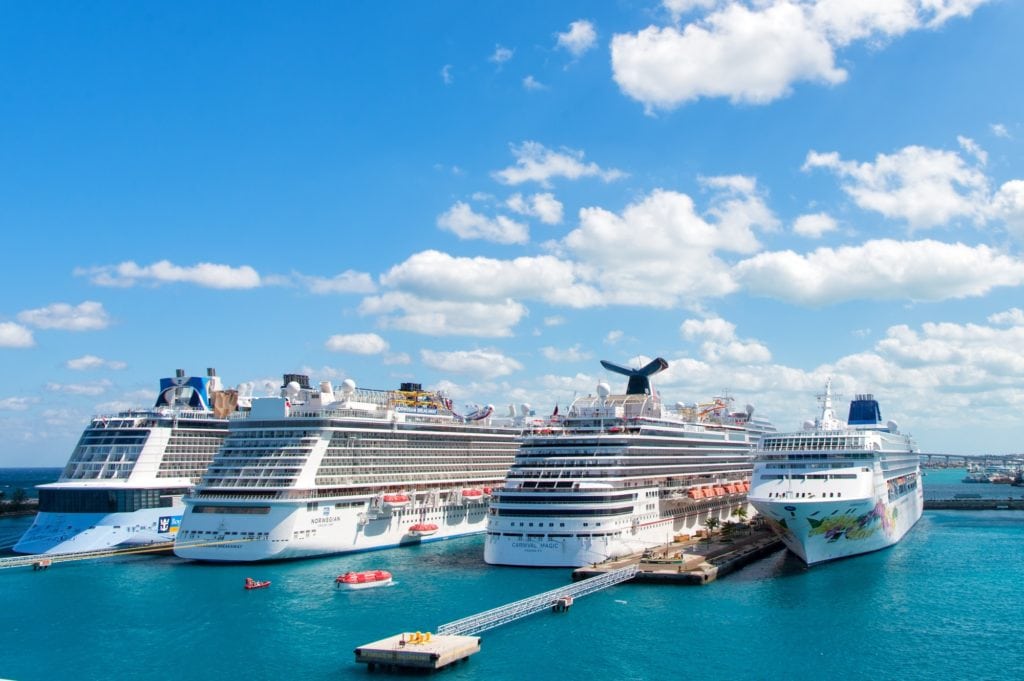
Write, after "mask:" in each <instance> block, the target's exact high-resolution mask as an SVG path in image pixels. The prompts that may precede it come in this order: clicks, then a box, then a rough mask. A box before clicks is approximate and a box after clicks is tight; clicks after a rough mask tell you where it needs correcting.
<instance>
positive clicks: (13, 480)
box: [0, 468, 62, 501]
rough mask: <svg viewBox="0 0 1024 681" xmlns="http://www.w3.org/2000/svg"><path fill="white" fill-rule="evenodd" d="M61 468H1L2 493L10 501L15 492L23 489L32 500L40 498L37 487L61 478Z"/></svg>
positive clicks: (0, 483)
mask: <svg viewBox="0 0 1024 681" xmlns="http://www.w3.org/2000/svg"><path fill="white" fill-rule="evenodd" d="M61 470H62V469H60V468H0V492H3V493H4V499H7V500H8V501H9V500H10V499H11V498H12V497H13V495H14V490H16V489H23V490H25V494H27V495H28V497H29V498H30V499H35V498H37V497H38V496H39V494H38V493H37V492H36V485H42V484H44V483H47V482H53V481H55V480H56V479H57V478H58V477H60V472H61Z"/></svg>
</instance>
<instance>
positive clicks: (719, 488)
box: [712, 485, 725, 497]
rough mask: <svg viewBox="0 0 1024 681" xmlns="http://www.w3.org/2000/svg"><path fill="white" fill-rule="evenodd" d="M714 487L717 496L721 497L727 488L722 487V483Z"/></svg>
mask: <svg viewBox="0 0 1024 681" xmlns="http://www.w3.org/2000/svg"><path fill="white" fill-rule="evenodd" d="M712 489H713V490H714V493H715V496H716V497H720V496H722V495H723V494H725V488H724V487H722V486H721V485H715V486H714V487H713V488H712Z"/></svg>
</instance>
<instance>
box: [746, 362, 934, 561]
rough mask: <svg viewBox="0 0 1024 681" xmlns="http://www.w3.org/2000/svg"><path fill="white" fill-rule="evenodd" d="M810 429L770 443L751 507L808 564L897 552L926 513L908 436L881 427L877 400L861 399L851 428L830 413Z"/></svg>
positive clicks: (828, 403) (765, 444)
mask: <svg viewBox="0 0 1024 681" xmlns="http://www.w3.org/2000/svg"><path fill="white" fill-rule="evenodd" d="M819 399H820V401H821V415H820V416H819V417H818V419H817V420H815V421H807V422H805V423H804V430H803V431H799V432H795V433H775V434H771V435H767V436H765V438H764V439H763V440H762V441H761V445H760V446H759V447H758V451H757V459H756V463H755V464H754V480H753V483H752V487H751V490H750V495H749V498H750V503H751V504H753V506H754V508H756V509H757V511H758V512H759V513H760V514H761V515H763V516H764V517H765V518H766V519H767V520H768V522H769V524H770V525H771V526H772V528H773V529H774V530H775V531H776V532H777V533H778V534H779V536H780V537H781V538H782V540H783V541H784V542H785V544H786V546H787V547H789V550H790V551H792V552H793V553H795V554H796V555H797V556H799V557H800V558H801V559H802V560H803V561H804V562H805V563H807V564H808V565H814V564H815V563H821V562H824V561H827V560H833V559H835V558H843V557H845V556H853V555H856V554H859V553H867V552H869V551H876V550H878V549H883V548H885V547H887V546H892V545H893V544H895V543H896V542H898V541H899V540H900V539H902V538H903V535H905V534H906V533H907V531H908V530H909V529H910V528H911V527H913V526H914V524H915V523H916V522H917V521H918V519H920V517H921V513H922V511H923V509H924V490H923V489H922V485H921V470H920V460H919V455H918V449H917V446H916V445H915V444H914V441H913V440H912V439H911V438H910V436H908V435H906V434H904V433H901V432H900V431H899V428H898V427H897V425H896V423H894V422H893V421H889V422H888V423H882V414H881V410H880V409H879V407H878V401H877V400H875V399H874V397H873V396H871V395H857V396H856V398H855V399H854V400H852V401H851V402H850V414H849V418H848V420H847V422H845V423H844V422H843V421H841V420H840V419H838V418H836V416H835V413H834V412H833V409H832V384H831V379H830V380H829V381H828V382H827V383H826V384H825V393H824V394H823V395H821V396H819Z"/></svg>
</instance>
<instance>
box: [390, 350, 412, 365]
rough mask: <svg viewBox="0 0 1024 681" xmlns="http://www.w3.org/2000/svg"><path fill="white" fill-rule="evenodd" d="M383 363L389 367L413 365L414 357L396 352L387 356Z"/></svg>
mask: <svg viewBox="0 0 1024 681" xmlns="http://www.w3.org/2000/svg"><path fill="white" fill-rule="evenodd" d="M383 362H384V364H385V365H387V366H395V365H403V364H412V357H410V356H409V355H408V353H405V352H394V353H391V354H388V355H386V356H385V357H384V360H383Z"/></svg>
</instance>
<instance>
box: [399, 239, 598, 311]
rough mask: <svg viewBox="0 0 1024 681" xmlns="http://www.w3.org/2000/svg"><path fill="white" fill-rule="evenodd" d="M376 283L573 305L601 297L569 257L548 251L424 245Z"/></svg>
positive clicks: (444, 294) (449, 295)
mask: <svg viewBox="0 0 1024 681" xmlns="http://www.w3.org/2000/svg"><path fill="white" fill-rule="evenodd" d="M381 283H382V284H384V285H385V286H390V287H394V288H398V289H402V290H405V291H411V292H413V293H415V294H416V295H421V296H426V297H430V298H435V299H448V300H454V301H459V300H478V301H501V300H503V299H506V298H510V297H516V298H534V299H539V300H544V301H546V302H549V303H553V304H560V305H569V306H572V307H588V306H591V305H597V304H600V302H601V299H600V296H599V294H598V293H597V291H595V290H594V289H592V288H590V287H588V286H585V285H583V284H580V283H579V281H578V279H577V276H576V273H575V266H574V265H573V264H572V263H571V262H568V261H565V260H560V259H558V258H556V257H554V256H550V255H541V256H536V257H526V256H524V257H521V258H514V259H512V260H497V259H495V258H484V257H476V258H457V257H454V256H451V255H449V254H447V253H442V252H440V251H423V252H421V253H416V254H414V255H412V256H410V257H409V258H408V259H407V260H406V261H405V262H403V263H399V264H398V265H395V266H394V267H392V268H391V269H390V270H388V272H387V273H385V274H384V275H382V276H381Z"/></svg>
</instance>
